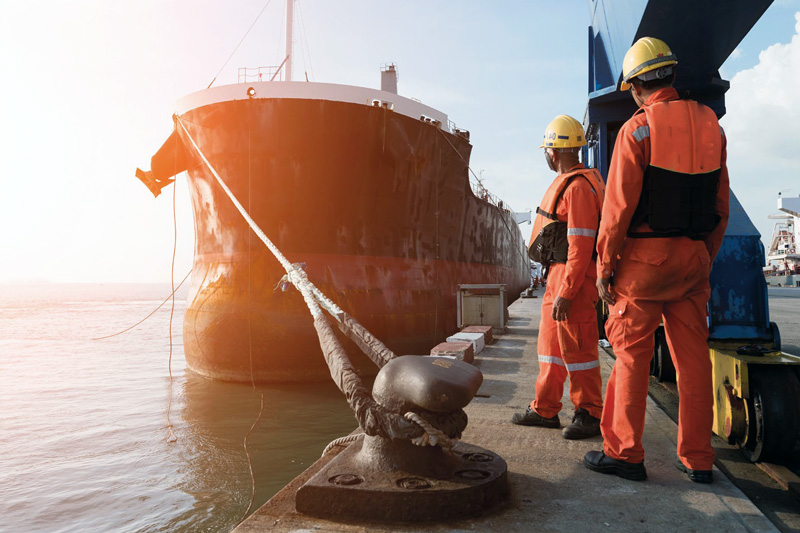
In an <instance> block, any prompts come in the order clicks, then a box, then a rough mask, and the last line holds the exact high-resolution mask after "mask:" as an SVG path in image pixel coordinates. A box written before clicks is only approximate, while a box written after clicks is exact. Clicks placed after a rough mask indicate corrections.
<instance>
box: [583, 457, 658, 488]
mask: <svg viewBox="0 0 800 533" xmlns="http://www.w3.org/2000/svg"><path fill="white" fill-rule="evenodd" d="M583 464H584V465H586V468H588V469H589V470H594V471H595V472H600V473H602V474H611V475H613V476H619V477H621V478H623V479H630V480H631V481H644V480H645V479H647V470H645V468H644V463H629V462H627V461H623V460H621V459H614V458H612V457H609V456H607V455H606V454H605V453H603V452H598V451H591V452H588V453H587V454H586V455H585V456H584V458H583Z"/></svg>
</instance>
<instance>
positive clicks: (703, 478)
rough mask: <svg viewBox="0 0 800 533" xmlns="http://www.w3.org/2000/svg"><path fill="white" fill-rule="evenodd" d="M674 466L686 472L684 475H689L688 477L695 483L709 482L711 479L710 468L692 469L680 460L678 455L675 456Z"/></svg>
mask: <svg viewBox="0 0 800 533" xmlns="http://www.w3.org/2000/svg"><path fill="white" fill-rule="evenodd" d="M675 468H677V469H678V470H680V471H681V472H686V475H687V476H689V479H691V480H692V481H694V482H695V483H711V481H712V476H711V470H692V469H691V468H689V467H688V466H686V465H685V464H683V461H681V458H680V457H676V458H675Z"/></svg>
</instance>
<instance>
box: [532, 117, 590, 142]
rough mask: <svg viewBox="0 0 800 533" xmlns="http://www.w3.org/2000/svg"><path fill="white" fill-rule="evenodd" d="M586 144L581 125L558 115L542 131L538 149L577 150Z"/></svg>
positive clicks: (572, 119) (570, 118) (569, 118)
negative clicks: (542, 137)
mask: <svg viewBox="0 0 800 533" xmlns="http://www.w3.org/2000/svg"><path fill="white" fill-rule="evenodd" d="M585 144H586V135H584V133H583V126H581V123H580V122H578V121H577V120H575V119H574V118H572V117H571V116H569V115H558V116H557V117H556V118H554V119H553V120H552V121H551V122H550V124H548V125H547V129H545V130H544V139H543V140H542V145H541V146H540V147H539V148H577V147H578V146H584V145H585Z"/></svg>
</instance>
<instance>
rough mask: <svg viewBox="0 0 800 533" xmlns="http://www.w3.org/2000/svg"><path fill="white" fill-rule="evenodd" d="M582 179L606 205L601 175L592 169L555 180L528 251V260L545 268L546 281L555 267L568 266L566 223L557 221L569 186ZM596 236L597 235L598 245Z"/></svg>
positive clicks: (581, 169) (539, 208)
mask: <svg viewBox="0 0 800 533" xmlns="http://www.w3.org/2000/svg"><path fill="white" fill-rule="evenodd" d="M577 177H582V178H584V179H585V180H586V181H587V182H589V186H590V187H591V188H592V190H593V191H594V194H595V196H596V197H597V200H598V202H599V203H598V205H599V206H602V205H603V196H604V195H605V187H604V184H603V179H602V177H601V176H600V173H599V172H597V170H595V169H593V168H580V169H577V170H573V171H571V172H566V173H564V174H562V175H560V176H559V177H558V178H556V181H555V182H554V183H553V185H551V186H550V188H549V189H548V190H547V193H546V194H545V197H544V199H543V200H542V204H541V205H540V206H539V207H537V208H536V220H535V221H534V225H533V232H532V239H533V240H532V241H531V243H530V246H529V247H528V256H529V257H530V258H531V259H533V260H534V261H536V262H537V263H541V264H542V265H543V266H544V269H545V270H544V272H545V273H544V276H545V277H547V273H548V271H549V267H550V265H551V264H552V263H566V262H567V255H568V253H569V239H568V236H567V229H568V228H567V223H566V222H562V221H560V220H559V219H558V215H557V212H558V204H559V202H560V201H561V198H562V197H563V196H564V193H565V192H566V190H567V188H568V187H569V185H570V183H572V181H573V180H574V179H575V178H577ZM596 240H597V235H595V241H596Z"/></svg>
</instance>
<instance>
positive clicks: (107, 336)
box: [91, 269, 192, 341]
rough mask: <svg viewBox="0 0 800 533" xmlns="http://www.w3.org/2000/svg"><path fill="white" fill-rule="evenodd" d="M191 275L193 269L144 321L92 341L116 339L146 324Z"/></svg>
mask: <svg viewBox="0 0 800 533" xmlns="http://www.w3.org/2000/svg"><path fill="white" fill-rule="evenodd" d="M191 273H192V270H191V269H189V272H187V273H186V275H185V276H184V277H183V280H181V282H180V283H178V286H177V287H175V290H174V291H172V293H171V294H170V295H169V296H167V297H166V298H164V300H163V301H162V302H161V303H160V304H158V307H156V308H155V309H153V311H152V312H151V313H150V314H149V315H147V316H146V317H144V318H143V319H141V320H140V321H138V322H137V323H136V324H134V325H132V326H130V327H128V328H125V329H123V330H122V331H118V332H116V333H112V334H111V335H106V336H104V337H94V338H93V339H91V340H93V341H101V340H103V339H110V338H111V337H116V336H117V335H122V334H123V333H125V332H128V331H130V330H132V329H133V328H135V327H136V326H138V325H140V324H141V323H142V322H144V321H145V320H147V319H148V318H150V317H151V316H153V315H154V314H156V311H158V310H159V309H161V308H162V307H164V304H165V303H167V301H168V300H169V299H170V297H171V296H173V295H174V294H175V293H176V292H177V291H178V289H180V288H181V285H183V283H184V282H185V281H186V280H187V279H189V274H191Z"/></svg>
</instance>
